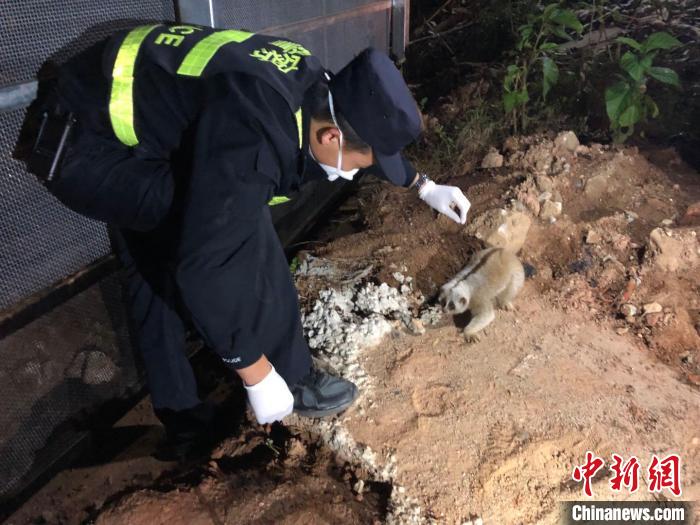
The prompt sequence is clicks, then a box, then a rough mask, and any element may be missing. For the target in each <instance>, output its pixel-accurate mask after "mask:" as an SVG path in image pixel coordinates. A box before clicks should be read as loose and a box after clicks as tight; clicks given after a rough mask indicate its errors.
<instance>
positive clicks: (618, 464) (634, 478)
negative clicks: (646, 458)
mask: <svg viewBox="0 0 700 525" xmlns="http://www.w3.org/2000/svg"><path fill="white" fill-rule="evenodd" d="M612 458H613V464H612V465H610V468H611V469H612V470H613V472H614V474H615V475H614V476H613V477H612V478H610V487H611V488H612V490H615V491H619V490H620V489H621V487H622V486H625V487H627V488H628V489H629V491H630V492H634V491H636V490H637V489H638V488H639V460H638V459H637V456H632V457H631V458H630V459H629V460H628V461H627V463H623V461H622V457H621V456H618V455H617V454H613V455H612Z"/></svg>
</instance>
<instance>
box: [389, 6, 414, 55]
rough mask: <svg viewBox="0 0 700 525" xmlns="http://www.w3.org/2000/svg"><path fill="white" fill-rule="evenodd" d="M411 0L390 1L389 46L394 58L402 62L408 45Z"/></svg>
mask: <svg viewBox="0 0 700 525" xmlns="http://www.w3.org/2000/svg"><path fill="white" fill-rule="evenodd" d="M410 6H411V0H392V1H391V37H390V40H389V47H390V51H391V55H392V57H393V59H394V60H396V61H397V62H399V63H401V62H403V60H404V58H405V54H406V46H407V45H408V34H409V33H408V31H409V29H408V21H409V13H410Z"/></svg>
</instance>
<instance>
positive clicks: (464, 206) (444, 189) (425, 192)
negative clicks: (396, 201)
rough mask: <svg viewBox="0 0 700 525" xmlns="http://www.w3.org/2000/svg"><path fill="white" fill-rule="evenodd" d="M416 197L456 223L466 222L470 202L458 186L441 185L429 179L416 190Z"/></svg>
mask: <svg viewBox="0 0 700 525" xmlns="http://www.w3.org/2000/svg"><path fill="white" fill-rule="evenodd" d="M418 197H420V199H421V200H423V201H425V203H426V204H428V206H430V207H431V208H433V209H434V210H437V211H439V212H440V213H442V214H443V215H447V216H448V217H449V218H450V219H452V220H453V221H455V222H456V223H459V224H464V223H465V222H467V212H468V211H469V208H470V207H471V204H470V202H469V200H468V199H467V198H466V197H465V196H464V193H462V190H460V189H459V188H458V187H456V186H443V185H441V184H435V183H434V182H433V181H432V180H429V181H428V182H426V183H425V184H423V186H422V187H421V189H420V190H419V191H418ZM453 206H454V207H456V208H457V210H458V211H459V213H457V212H456V211H455V210H453V209H452V208H453Z"/></svg>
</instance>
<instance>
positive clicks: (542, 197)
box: [537, 191, 552, 202]
mask: <svg viewBox="0 0 700 525" xmlns="http://www.w3.org/2000/svg"><path fill="white" fill-rule="evenodd" d="M551 198H552V193H551V192H549V191H545V192H542V193H540V196H539V197H537V200H538V201H540V202H544V201H548V200H550V199H551Z"/></svg>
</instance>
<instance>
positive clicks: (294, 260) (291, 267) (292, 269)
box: [289, 257, 300, 275]
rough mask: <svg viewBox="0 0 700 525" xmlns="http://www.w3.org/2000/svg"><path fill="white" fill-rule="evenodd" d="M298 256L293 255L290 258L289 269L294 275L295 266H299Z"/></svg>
mask: <svg viewBox="0 0 700 525" xmlns="http://www.w3.org/2000/svg"><path fill="white" fill-rule="evenodd" d="M299 264H300V263H299V257H294V258H293V259H292V262H291V263H289V271H290V272H291V273H292V275H294V274H295V273H296V272H297V268H299Z"/></svg>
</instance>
